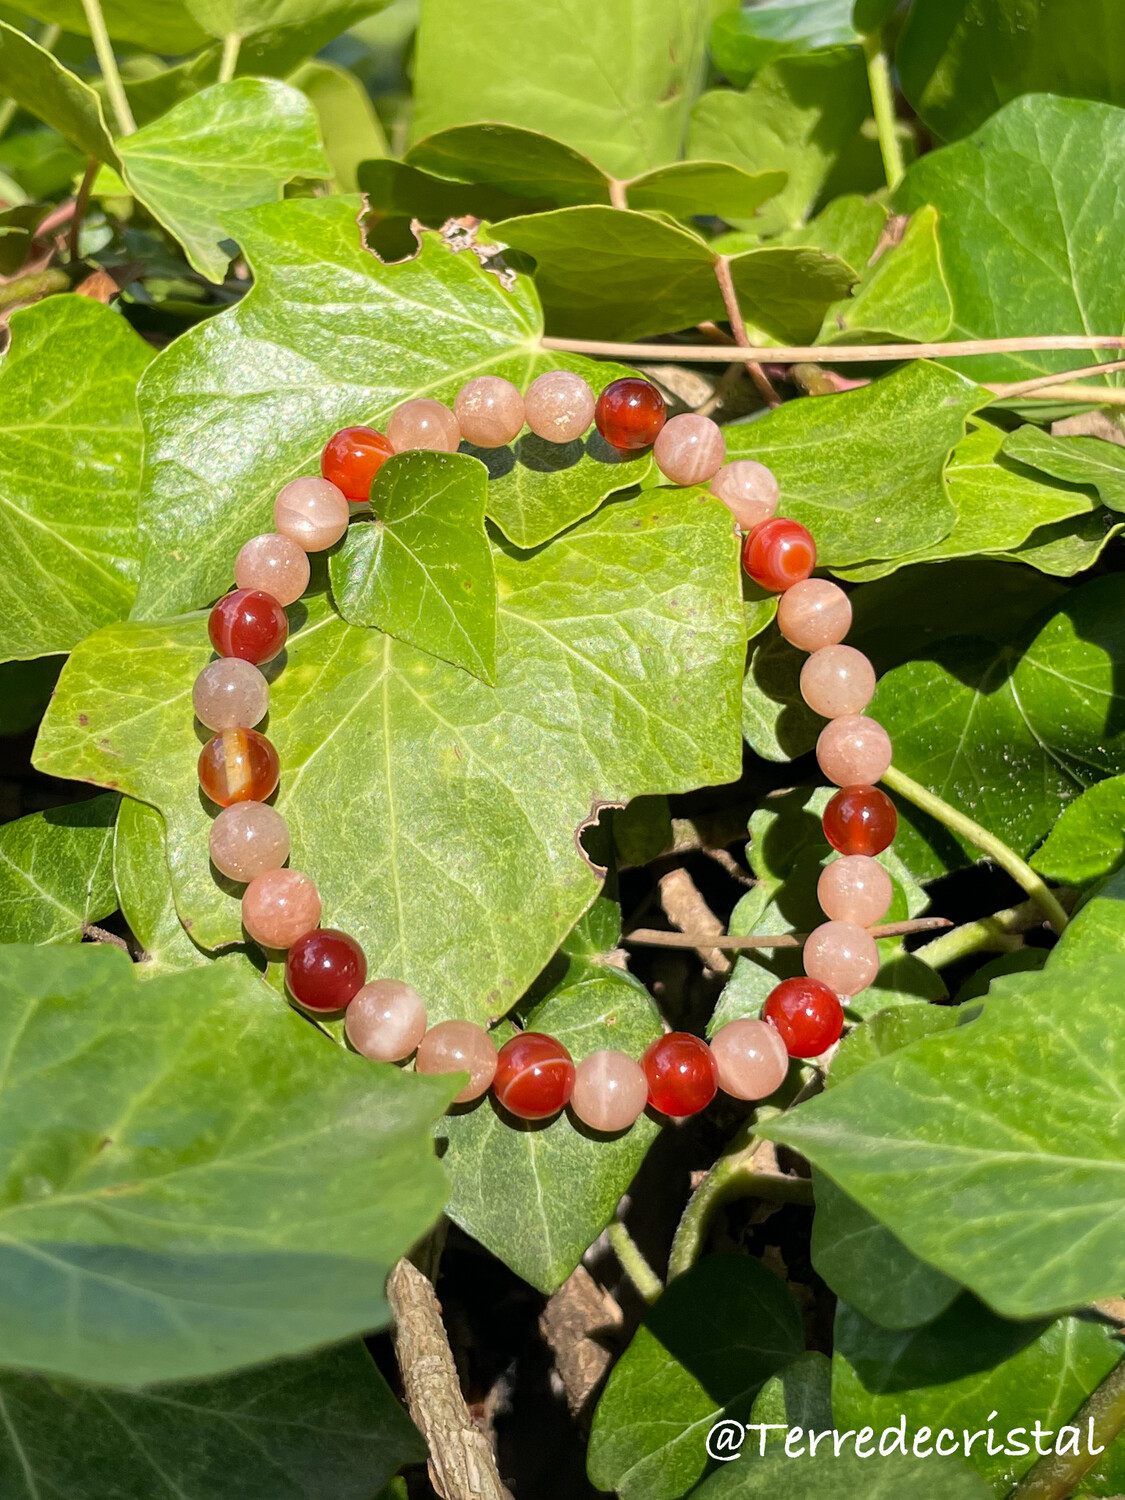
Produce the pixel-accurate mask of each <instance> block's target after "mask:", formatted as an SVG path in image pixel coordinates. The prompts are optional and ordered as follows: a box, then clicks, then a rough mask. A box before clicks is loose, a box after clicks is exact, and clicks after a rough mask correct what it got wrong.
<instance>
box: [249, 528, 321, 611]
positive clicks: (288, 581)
mask: <svg viewBox="0 0 1125 1500" xmlns="http://www.w3.org/2000/svg"><path fill="white" fill-rule="evenodd" d="M234 581H235V583H237V584H238V586H239V588H240V589H260V590H261V591H262V592H263V593H266V594H271V595H272V596H273V598H275V599H276V600H277V602H278V603H279V604H296V602H297V600H298V599H299V598H300V597H301V595H302V594H303V593H304V592H305V590H306V589H307V588H308V586H309V558H308V553H307V552H306V551H305V549H304V548H303V547H299V546H298V545H297V543H296V542H295V541H294V540H293V538H292V537H288V536H282V534H281V532H280V531H265V532H263V533H262V535H261V536H252V537H251V538H250V540H249V541H248V542H246V543H245V544H244V546H243V547H242V549H241V550H240V552H239V554H238V556H237V557H236V558H235V560H234Z"/></svg>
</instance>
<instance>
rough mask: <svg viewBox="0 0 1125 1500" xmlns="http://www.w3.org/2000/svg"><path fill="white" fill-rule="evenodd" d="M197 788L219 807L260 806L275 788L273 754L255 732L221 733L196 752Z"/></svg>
mask: <svg viewBox="0 0 1125 1500" xmlns="http://www.w3.org/2000/svg"><path fill="white" fill-rule="evenodd" d="M197 770H198V773H199V784H200V786H201V787H202V788H203V790H204V792H206V794H207V796H208V797H210V799H211V801H212V802H217V803H218V804H219V806H220V807H229V806H230V805H231V803H232V802H264V801H265V800H266V798H267V797H268V796H269V795H270V793H271V792H272V791H273V790H274V788H275V787H276V786H277V782H278V778H279V776H280V775H281V765H280V762H279V761H278V758H277V751H276V750H275V749H274V748H273V746H272V745H271V744H270V742H269V740H267V739H266V737H265V735H264V734H259V733H258V731H257V730H256V729H223V730H220V732H219V733H218V734H216V735H215V736H214V737H213V738H212V739H209V740H208V741H207V743H206V744H205V745H204V747H203V749H202V750H201V751H200V752H199V764H198V767H197Z"/></svg>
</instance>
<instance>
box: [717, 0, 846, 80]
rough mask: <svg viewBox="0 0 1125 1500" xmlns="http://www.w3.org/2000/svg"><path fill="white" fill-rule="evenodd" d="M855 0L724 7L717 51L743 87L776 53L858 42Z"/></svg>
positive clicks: (784, 0)
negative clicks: (853, 6)
mask: <svg viewBox="0 0 1125 1500" xmlns="http://www.w3.org/2000/svg"><path fill="white" fill-rule="evenodd" d="M858 41H859V37H858V36H857V34H856V32H855V31H854V30H853V29H852V0H796V3H794V0H762V3H761V4H759V5H755V6H754V7H753V8H752V9H748V10H746V9H735V10H727V11H724V12H723V13H722V14H721V15H720V16H717V17H716V19H715V24H714V26H713V27H712V28H711V56H712V58H713V59H714V62H715V66H716V67H718V68H720V69H721V70H722V71H723V72H724V73H725V74H726V76H727V77H728V78H729V79H730V81H731V82H732V83H733V84H735V85H736V86H737V87H738V88H743V87H745V85H746V84H747V83H749V82H750V79H751V78H752V77H753V76H754V74H755V73H756V72H757V71H758V69H759V68H763V67H765V65H766V64H767V63H771V62H773V61H774V59H775V58H778V57H787V56H789V55H790V54H792V53H799V52H813V51H815V50H816V49H817V48H819V47H838V46H844V45H846V44H847V43H849V42H858Z"/></svg>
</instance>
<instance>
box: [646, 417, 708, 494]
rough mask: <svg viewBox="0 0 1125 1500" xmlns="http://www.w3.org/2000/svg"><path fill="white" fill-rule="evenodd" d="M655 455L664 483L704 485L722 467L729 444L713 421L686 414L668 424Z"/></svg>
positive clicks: (654, 452) (672, 419)
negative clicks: (667, 481) (666, 480)
mask: <svg viewBox="0 0 1125 1500" xmlns="http://www.w3.org/2000/svg"><path fill="white" fill-rule="evenodd" d="M652 455H653V457H654V458H655V459H656V462H657V465H658V467H659V469H660V472H661V473H662V474H663V475H664V477H665V479H670V480H671V481H672V483H673V484H680V485H688V484H705V483H706V482H707V480H708V479H712V478H713V477H714V476H715V475H716V474H717V473H718V472H719V469H720V467H721V466H722V462H723V459H724V457H725V456H726V440H725V439H724V437H723V430H722V428H721V427H720V426H719V425H718V423H717V422H712V420H711V418H710V417H701V416H699V415H698V414H697V413H695V412H684V413H683V414H682V415H681V416H678V417H672V418H670V419H669V420H668V421H667V422H665V424H664V426H663V427H662V428H661V429H660V432H659V433H658V434H657V438H656V443H655V444H654V446H653V450H652Z"/></svg>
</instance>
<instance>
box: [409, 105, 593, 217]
mask: <svg viewBox="0 0 1125 1500" xmlns="http://www.w3.org/2000/svg"><path fill="white" fill-rule="evenodd" d="M404 160H405V162H406V165H407V166H409V167H413V168H415V169H416V170H419V171H422V172H425V173H427V174H430V175H431V176H433V177H435V178H438V179H452V180H453V181H455V182H462V183H473V184H475V185H476V186H479V187H485V188H490V189H492V190H494V191H495V192H497V193H501V194H504V195H506V196H510V197H512V198H527V199H531V200H533V201H534V202H538V203H539V204H540V205H541V206H542V207H547V206H550V207H552V208H567V207H570V206H572V205H574V204H577V203H607V204H608V203H609V202H610V187H609V177H608V175H607V174H606V173H605V172H603V171H602V169H601V168H600V167H597V166H595V165H594V163H593V162H592V161H591V160H590V158H589V157H588V156H584V155H583V154H582V152H581V151H576V150H575V149H574V148H573V147H572V146H568V145H566V144H565V142H563V141H557V140H554V139H553V138H552V137H551V136H549V135H544V134H543V133H542V132H541V131H539V130H529V129H523V128H521V127H519V126H515V125H502V124H499V123H497V122H495V121H489V122H485V123H483V124H479V125H455V126H452V127H451V128H450V129H448V130H438V131H435V132H434V134H432V135H426V136H422V137H421V139H415V141H414V143H413V145H411V147H410V149H409V150H408V151H407V153H406V156H405V158H404Z"/></svg>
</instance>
